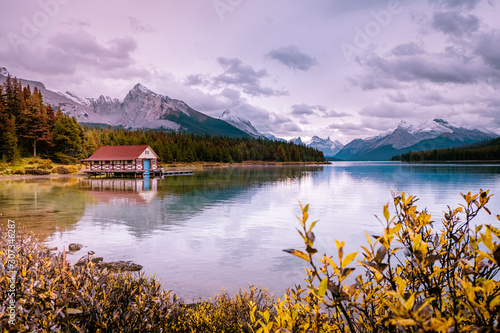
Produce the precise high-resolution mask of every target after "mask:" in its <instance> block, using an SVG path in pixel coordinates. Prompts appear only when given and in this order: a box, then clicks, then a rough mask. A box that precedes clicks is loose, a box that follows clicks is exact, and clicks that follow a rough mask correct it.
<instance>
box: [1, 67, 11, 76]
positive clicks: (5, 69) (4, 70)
mask: <svg viewBox="0 0 500 333" xmlns="http://www.w3.org/2000/svg"><path fill="white" fill-rule="evenodd" d="M9 74H10V73H9V71H8V70H7V68H5V67H0V75H3V76H8V75H9Z"/></svg>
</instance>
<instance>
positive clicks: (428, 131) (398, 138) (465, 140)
mask: <svg viewBox="0 0 500 333" xmlns="http://www.w3.org/2000/svg"><path fill="white" fill-rule="evenodd" d="M495 137H498V135H496V134H495V133H492V132H490V131H484V130H480V129H477V128H465V127H457V126H453V125H451V124H450V123H448V122H447V121H445V120H443V119H440V118H435V119H433V120H430V121H425V122H423V123H420V124H416V125H415V124H409V123H407V122H406V121H402V122H400V123H399V124H398V127H396V129H393V130H390V131H388V132H386V133H382V134H380V135H378V136H376V137H373V138H368V139H364V140H363V139H356V140H353V141H351V142H350V143H349V144H347V145H346V146H345V147H344V148H343V149H342V150H341V151H340V152H339V153H338V154H337V155H336V156H335V157H337V158H340V159H345V160H384V159H385V160H388V159H390V158H391V157H392V156H395V155H400V154H402V153H406V152H408V151H421V150H429V149H443V148H449V147H455V146H460V145H464V144H471V143H475V142H478V141H482V140H486V139H491V138H495Z"/></svg>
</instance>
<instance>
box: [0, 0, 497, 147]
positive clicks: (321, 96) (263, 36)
mask: <svg viewBox="0 0 500 333" xmlns="http://www.w3.org/2000/svg"><path fill="white" fill-rule="evenodd" d="M3 2H4V3H3V5H2V10H1V12H0V67H1V66H3V67H6V68H7V69H8V70H9V71H10V72H11V73H12V74H13V75H15V76H17V77H21V78H26V79H32V80H39V81H42V82H44V83H45V85H46V86H47V88H49V89H52V90H57V91H72V92H75V93H76V94H78V95H80V96H84V97H98V96H99V95H107V96H111V97H113V98H118V99H123V97H124V96H125V95H126V93H127V92H128V91H129V90H130V89H131V88H132V87H133V86H134V85H135V84H136V83H138V82H140V83H142V84H143V85H145V86H147V87H148V88H150V89H151V90H153V91H155V92H157V93H160V94H163V95H168V96H170V97H172V98H177V99H182V100H184V101H185V102H187V103H188V104H189V105H190V106H192V107H193V108H195V109H197V110H199V111H202V112H205V113H207V114H209V115H212V116H219V115H220V114H221V113H222V111H224V110H225V109H231V110H233V111H234V112H235V113H238V114H240V115H242V116H244V117H245V118H248V119H249V120H251V121H252V123H253V124H254V125H255V127H257V129H259V130H260V131H262V132H271V133H273V134H275V135H277V136H280V137H286V138H291V137H297V136H301V137H302V138H309V137H311V136H313V135H319V136H322V137H326V136H330V137H331V138H332V139H337V140H340V141H342V142H344V143H346V142H348V141H350V140H352V139H354V138H358V137H360V138H364V137H368V136H373V135H376V134H378V133H380V132H383V131H386V130H388V129H390V128H393V127H395V126H396V125H397V124H398V123H399V122H400V121H401V120H406V121H408V122H410V123H417V122H421V121H425V120H430V119H433V118H435V117H441V118H443V119H446V120H448V121H449V122H451V123H454V124H457V125H467V124H475V125H477V126H482V127H485V128H488V129H490V130H493V131H496V132H500V131H499V126H500V95H499V93H498V92H499V90H498V88H499V86H500V84H499V83H500V20H498V17H500V8H499V6H500V1H498V0H490V1H488V0H428V1H423V0H422V1H409V0H381V1H378V0H349V1H344V0H317V1H305V0H272V1H269V0H267V1H264V0H154V1H147V0H146V1H142V2H138V1H131V0H120V1H118V0H106V1H95V0H87V1H78V0H39V1H31V0H30V1H28V0H16V1H3Z"/></svg>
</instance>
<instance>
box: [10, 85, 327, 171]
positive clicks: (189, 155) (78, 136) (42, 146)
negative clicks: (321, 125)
mask: <svg viewBox="0 0 500 333" xmlns="http://www.w3.org/2000/svg"><path fill="white" fill-rule="evenodd" d="M136 144H147V145H150V146H151V147H152V148H153V150H154V151H155V152H156V153H157V154H158V155H159V157H160V159H161V160H162V161H163V162H165V163H172V162H194V161H204V162H227V163H231V162H243V161H277V162H299V161H303V162H322V161H325V158H324V156H323V153H322V152H320V151H318V150H316V149H313V148H309V147H306V146H304V145H295V144H292V143H288V142H277V141H276V142H275V141H270V140H266V139H254V138H227V137H212V136H208V135H194V134H185V133H175V132H163V131H153V130H148V131H143V130H126V129H117V128H106V129H103V128H92V127H88V126H83V127H82V126H81V125H80V124H78V122H77V120H76V118H74V117H70V116H68V115H65V114H63V113H62V112H61V110H60V109H59V108H58V109H57V110H56V111H55V110H54V109H53V108H52V107H51V106H50V105H45V104H44V103H43V96H42V94H41V92H40V91H39V90H38V89H37V88H36V87H35V88H34V89H33V91H32V90H31V88H30V86H29V85H28V86H26V87H22V85H21V82H20V81H19V80H17V79H16V78H12V77H10V76H8V77H7V79H6V81H5V83H4V84H3V85H0V158H1V159H2V161H3V162H16V161H17V160H18V159H19V158H21V157H29V156H35V157H36V156H43V157H46V158H50V159H52V160H53V161H54V162H57V163H66V164H69V163H75V162H77V161H78V160H79V159H82V158H86V157H89V156H90V155H91V154H92V153H94V152H95V151H96V150H97V148H99V147H100V146H114V145H136Z"/></svg>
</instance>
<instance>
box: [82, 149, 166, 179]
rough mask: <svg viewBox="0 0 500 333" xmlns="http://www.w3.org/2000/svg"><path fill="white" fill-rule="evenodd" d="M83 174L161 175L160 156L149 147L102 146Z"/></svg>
mask: <svg viewBox="0 0 500 333" xmlns="http://www.w3.org/2000/svg"><path fill="white" fill-rule="evenodd" d="M80 161H81V162H82V163H84V164H85V169H84V170H83V172H85V173H87V174H89V175H91V176H92V175H93V176H97V175H107V176H111V175H114V176H122V177H123V176H124V175H125V176H126V175H129V176H134V177H136V176H138V175H139V176H143V175H149V174H153V175H154V174H160V173H161V169H160V168H159V165H158V155H156V153H155V152H154V151H153V149H151V147H150V146H148V145H136V146H102V147H100V148H99V149H97V151H96V152H95V153H94V154H92V156H90V157H89V158H86V159H83V160H80Z"/></svg>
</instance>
